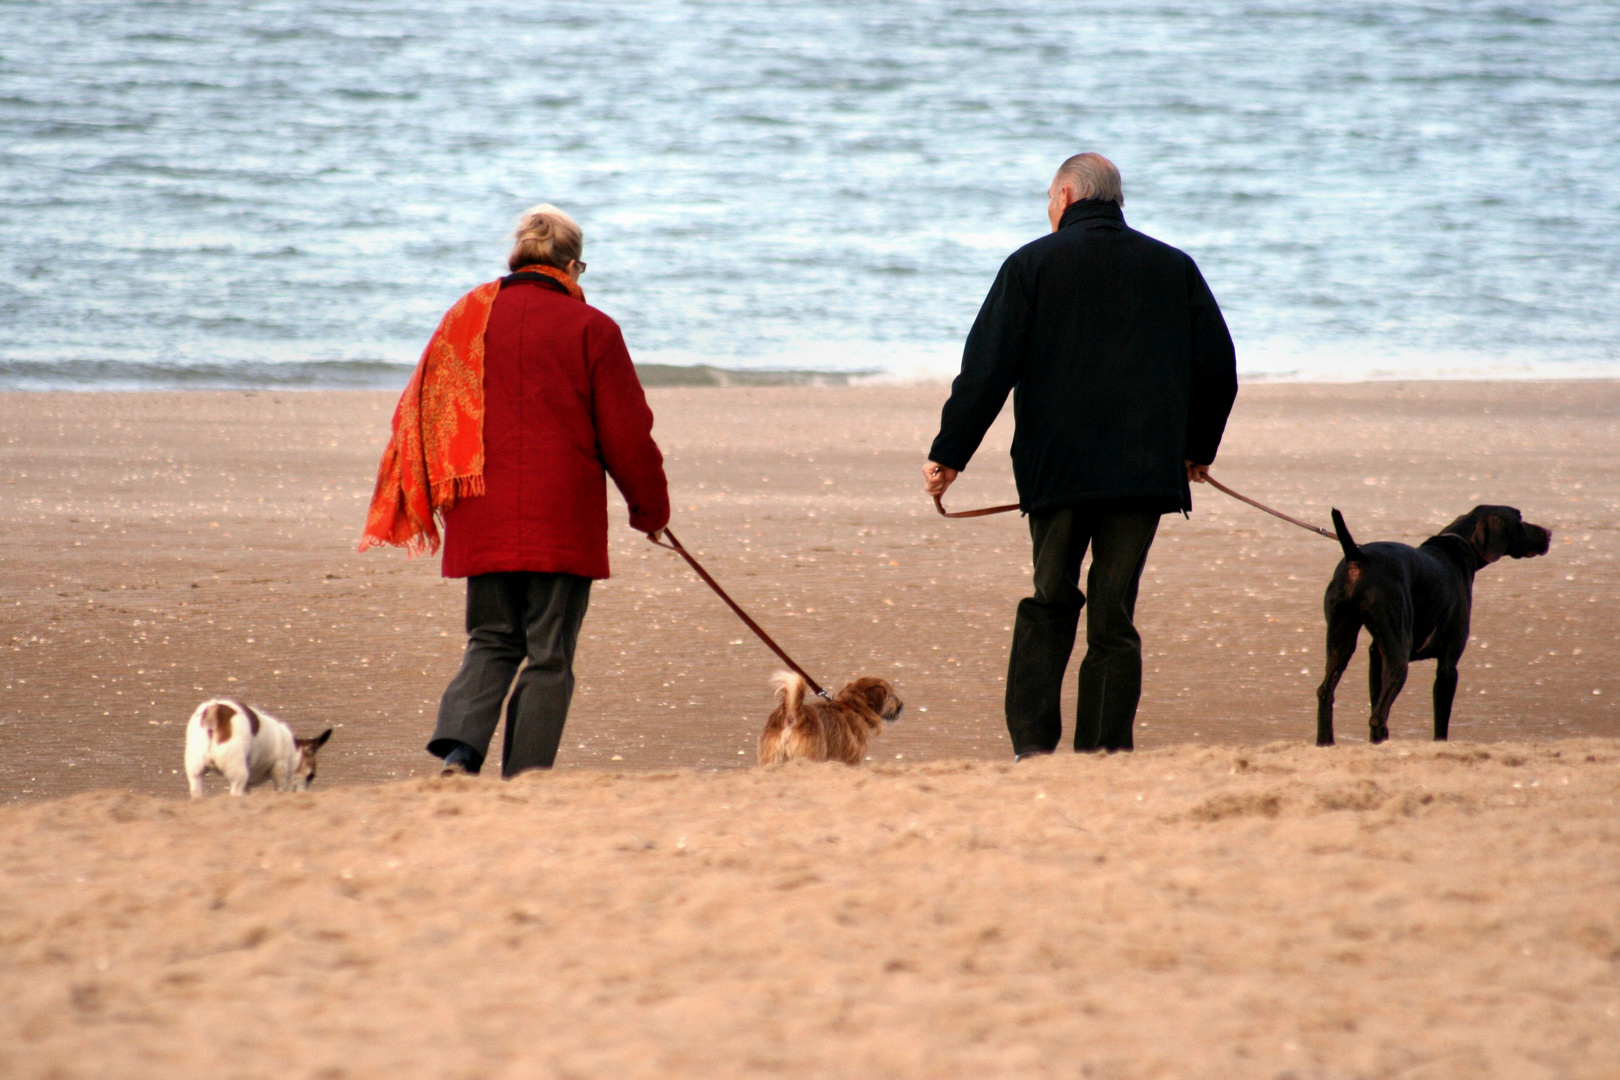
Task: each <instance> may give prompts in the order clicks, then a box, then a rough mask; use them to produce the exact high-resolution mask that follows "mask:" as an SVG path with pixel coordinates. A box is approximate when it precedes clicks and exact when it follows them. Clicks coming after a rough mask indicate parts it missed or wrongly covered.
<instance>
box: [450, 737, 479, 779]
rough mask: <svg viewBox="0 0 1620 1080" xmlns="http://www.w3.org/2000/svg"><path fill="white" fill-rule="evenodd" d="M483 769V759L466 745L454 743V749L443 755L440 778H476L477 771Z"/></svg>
mask: <svg viewBox="0 0 1620 1080" xmlns="http://www.w3.org/2000/svg"><path fill="white" fill-rule="evenodd" d="M483 767H484V757H483V755H482V754H480V753H479V752H478V751H476V750H474V749H473V748H472V747H470V746H468V745H467V744H466V743H456V745H455V747H454V748H453V749H452V750H451V751H450V752H449V753H448V754H446V755H444V770H443V771H442V772H440V773H439V775H440V776H477V775H478V770H479V769H482V768H483Z"/></svg>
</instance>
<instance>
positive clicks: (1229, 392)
mask: <svg viewBox="0 0 1620 1080" xmlns="http://www.w3.org/2000/svg"><path fill="white" fill-rule="evenodd" d="M1187 292H1188V296H1189V299H1190V300H1191V301H1192V400H1191V401H1190V402H1189V408H1188V409H1187V450H1186V453H1187V460H1189V461H1192V462H1194V463H1196V464H1199V465H1208V464H1209V463H1210V462H1212V461H1214V460H1215V451H1216V450H1217V449H1219V448H1220V445H1221V435H1222V434H1223V433H1224V432H1225V431H1226V418H1227V417H1228V416H1230V415H1231V413H1232V402H1234V401H1235V400H1237V389H1238V387H1237V355H1236V353H1235V352H1234V350H1233V348H1232V335H1231V334H1230V333H1228V332H1227V329H1226V320H1225V319H1223V318H1222V317H1221V309H1220V305H1218V304H1217V303H1215V297H1214V295H1213V294H1212V293H1211V292H1210V291H1209V285H1208V284H1206V283H1205V281H1204V275H1202V274H1200V273H1199V272H1198V266H1197V264H1196V263H1194V262H1193V261H1192V259H1190V258H1189V259H1188V260H1187Z"/></svg>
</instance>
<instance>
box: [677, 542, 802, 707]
mask: <svg viewBox="0 0 1620 1080" xmlns="http://www.w3.org/2000/svg"><path fill="white" fill-rule="evenodd" d="M663 535H664V536H666V537H668V538H669V543H667V544H666V543H664V542H663V541H662V540H660V539H658V537H657V536H655V535H651V534H649V535H648V537H647V539H648V540H651V541H652V542H653V543H655V544H657V545H658V546H659V547H661V548H668V549H669V550H670V551H673V552H674V553H675V554H677V555H679V556H680V557H681V558H683V559H685V560H686V564H687V565H688V566H690V567H691V568H692V569H693V570H696V571H697V576H698V577H700V578H702V579H703V583H704V584H705V585H707V586H708V587H709V588H711V589H713V590H714V594H715V595H716V596H718V597H719V598H720V599H722V600H724V601H725V602H726V606H727V607H729V608H731V610H732V611H734V612H736V613H737V618H739V619H741V620H742V621H743V625H744V626H747V627H748V629H750V630H752V631H753V632H754V636H755V637H757V638H759V640H761V641H763V642H764V643H765V645H766V647H767V648H769V649H770V650H771V652H773V653H775V654H776V655H777V656H779V657H781V659H782V663H784V664H786V665H787V666H788V667H790V668H792V669H793V670H794V671H795V672H796V673H797V674H798V676H799V678H801V679H803V680H804V682H805V685H806V686H808V687H810V689H811V690H813V691H815V693H816V696H817V697H826V696H827V691H825V690H823V689H822V688H821V684H820V683H818V682H816V680H814V679H812V678H811V677H810V673H809V672H808V671H806V670H804V668H802V667H800V666H799V665H798V664H795V663H794V662H793V657H791V656H789V655H788V654H787V653H786V652H785V651H784V650H783V649H782V646H780V645H778V644H777V643H776V641H775V639H774V638H772V637H771V635H769V634H767V633H766V632H765V631H764V630H762V629H761V628H760V625H759V623H757V622H755V621H754V620H753V619H750V618H749V617H748V612H746V611H744V610H743V609H742V608H740V607H738V606H737V601H735V600H733V599H732V598H731V595H730V594H729V593H727V592H726V590H724V589H722V588H721V587H720V583H719V582H718V581H716V580H714V578H713V577H711V576H710V575H709V572H708V571H707V570H705V569H703V567H702V565H701V564H699V562H698V561H697V560H696V559H694V558H692V553H691V552H690V551H687V550H686V545H684V544H682V543H681V542H680V540H678V539H677V538H676V536H675V534H674V533H672V532H670V531H669V530H668V529H665V530H664V531H663Z"/></svg>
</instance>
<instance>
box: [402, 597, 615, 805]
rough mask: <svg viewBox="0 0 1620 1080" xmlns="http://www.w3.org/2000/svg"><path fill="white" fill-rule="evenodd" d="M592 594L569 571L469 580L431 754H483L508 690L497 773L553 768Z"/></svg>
mask: <svg viewBox="0 0 1620 1080" xmlns="http://www.w3.org/2000/svg"><path fill="white" fill-rule="evenodd" d="M590 599H591V579H590V578H583V577H576V576H575V575H573V574H538V573H525V572H519V573H505V574H480V575H478V576H476V577H470V578H468V579H467V651H466V653H465V654H464V655H463V656H462V658H461V670H460V671H458V672H457V673H456V677H455V678H454V679H452V680H450V685H449V686H448V687H446V688H445V691H444V699H443V700H442V701H440V702H439V723H438V725H437V726H436V727H435V728H434V729H433V739H432V741H431V742H429V743H428V746H427V748H428V751H429V752H430V753H433V754H437V755H438V756H439V757H444V756H445V755H446V754H448V753H449V752H450V751H451V750H452V749H453V748H454V744H455V743H458V742H461V743H466V744H467V745H468V746H470V747H472V748H473V749H474V750H476V751H477V752H478V753H479V754H480V755H483V754H486V753H487V752H488V750H489V741H490V739H492V738H493V737H494V735H495V725H496V724H497V723H498V722H499V721H500V716H501V702H502V701H504V700H506V695H507V691H511V694H512V698H511V701H510V702H509V703H508V704H507V707H506V741H505V744H504V745H503V747H502V750H501V775H502V776H513V775H515V774H517V773H520V772H522V771H523V770H525V769H549V768H551V765H552V763H553V762H554V761H556V760H557V744H558V743H560V742H561V741H562V733H563V724H564V722H565V721H567V719H568V703H569V701H570V700H571V699H572V698H573V696H574V644H575V643H576V642H577V641H578V640H579V625H580V623H581V622H583V621H584V619H585V608H586V607H587V606H588V605H589V603H590ZM525 660H527V663H524V661H525ZM519 665H522V666H523V670H522V672H521V673H520V672H519V671H518V667H519ZM514 677H515V678H516V680H517V683H516V685H515V686H514V685H513V678H514Z"/></svg>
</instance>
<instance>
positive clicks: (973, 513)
mask: <svg viewBox="0 0 1620 1080" xmlns="http://www.w3.org/2000/svg"><path fill="white" fill-rule="evenodd" d="M1204 479H1205V480H1206V481H1208V482H1209V484H1211V485H1212V486H1213V487H1214V488H1215V489H1216V490H1217V491H1223V492H1225V493H1226V494H1228V495H1230V496H1232V498H1234V499H1236V500H1238V501H1239V502H1246V503H1248V504H1249V505H1250V506H1252V507H1254V508H1255V509H1256V510H1264V511H1265V512H1266V513H1268V514H1270V515H1271V516H1272V517H1276V518H1282V519H1283V520H1284V521H1286V522H1288V524H1290V525H1298V526H1299V527H1300V528H1302V529H1308V530H1310V531H1311V532H1313V533H1316V534H1317V535H1318V536H1325V537H1327V538H1328V539H1329V540H1335V541H1336V540H1338V539H1339V538H1338V536H1337V535H1335V534H1334V533H1330V532H1328V531H1327V530H1326V529H1322V528H1318V527H1317V526H1315V525H1312V524H1310V523H1308V522H1304V521H1301V520H1299V518H1296V517H1289V516H1288V515H1287V514H1285V513H1283V512H1282V511H1281V510H1273V509H1272V508H1271V507H1269V506H1267V505H1266V504H1265V503H1261V502H1255V501H1254V500H1253V499H1251V498H1249V497H1248V496H1247V495H1240V494H1238V493H1237V492H1235V491H1233V490H1232V489H1231V488H1229V487H1227V486H1226V485H1225V484H1223V483H1221V482H1220V481H1219V480H1217V479H1215V478H1214V477H1213V476H1210V475H1209V474H1208V473H1206V474H1205V475H1204ZM934 509H936V510H938V511H939V513H940V516H941V517H948V518H976V517H987V516H989V515H990V514H1005V513H1008V512H1009V511H1013V510H1017V509H1018V503H1008V504H1006V505H1005V506H987V507H985V508H984V509H982V510H958V511H956V512H955V513H950V512H948V511H947V510H946V509H945V504H944V503H943V502H941V501H940V496H938V495H935V496H934Z"/></svg>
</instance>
